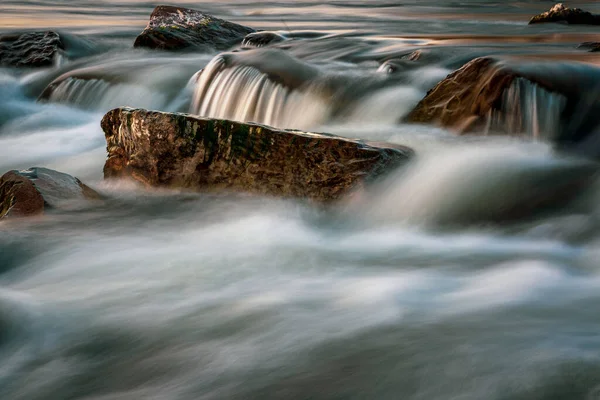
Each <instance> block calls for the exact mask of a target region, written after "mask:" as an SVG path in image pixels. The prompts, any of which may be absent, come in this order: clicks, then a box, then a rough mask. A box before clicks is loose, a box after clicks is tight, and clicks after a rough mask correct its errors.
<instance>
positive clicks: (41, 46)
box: [0, 31, 64, 67]
mask: <svg viewBox="0 0 600 400" xmlns="http://www.w3.org/2000/svg"><path fill="white" fill-rule="evenodd" d="M63 50H64V45H63V43H62V41H61V38H60V36H59V35H58V33H56V32H51V31H48V32H29V33H17V34H11V35H3V36H0V66H7V67H48V66H52V65H54V63H55V60H56V58H57V57H59V56H60V54H61V52H62V51H63Z"/></svg>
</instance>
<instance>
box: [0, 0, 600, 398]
mask: <svg viewBox="0 0 600 400" xmlns="http://www.w3.org/2000/svg"><path fill="white" fill-rule="evenodd" d="M65 3H69V4H68V7H66V6H65ZM171 3H173V4H177V5H181V6H190V7H194V6H198V4H202V8H203V11H206V12H209V13H213V14H214V15H216V16H218V17H220V18H224V19H232V20H233V19H235V20H234V21H232V22H236V23H240V24H243V25H247V26H250V27H252V28H255V29H256V30H257V33H256V34H254V35H250V36H249V37H247V38H246V40H245V41H244V46H242V47H239V46H234V47H232V48H231V50H232V51H231V52H228V53H223V54H215V53H210V54H209V53H206V51H207V50H206V49H205V48H202V49H195V48H194V49H187V50H186V51H183V52H168V51H158V50H144V49H139V48H133V43H134V38H135V36H136V35H138V34H139V33H140V31H141V29H143V26H144V25H145V24H146V23H147V22H148V16H149V14H150V12H151V11H152V5H151V4H150V2H148V1H139V0H109V1H107V2H98V1H95V2H93V1H90V0H71V1H69V2H66V1H63V0H1V1H0V26H2V27H3V28H0V31H2V32H1V33H0V36H1V35H3V34H4V29H8V26H10V29H13V27H14V28H15V29H20V28H21V27H27V28H28V29H29V28H31V29H36V30H37V29H56V30H58V31H60V34H61V36H63V34H64V36H65V37H67V36H66V35H67V32H63V31H69V32H73V33H75V34H76V35H74V36H73V37H67V40H66V41H65V54H66V57H65V59H64V65H61V66H55V67H49V68H47V69H43V70H36V71H34V70H30V69H24V68H10V67H7V68H5V67H2V68H0V174H3V173H4V172H6V171H8V170H12V169H25V168H28V167H32V166H40V167H49V168H53V169H57V170H60V171H63V172H66V173H69V174H72V175H73V176H77V177H78V178H80V179H81V180H82V181H83V182H85V183H86V184H88V185H89V186H90V187H92V188H93V189H95V190H97V191H98V192H100V194H102V198H101V199H98V200H94V201H93V202H90V203H89V204H88V203H86V204H84V205H81V206H79V205H77V207H73V209H71V208H70V207H69V209H66V208H65V209H63V208H58V209H57V208H55V209H53V210H50V209H48V210H47V212H46V213H45V214H44V215H43V216H39V217H34V218H30V219H27V218H26V219H19V220H17V219H12V220H11V219H2V220H1V221H0V356H1V357H2V362H1V363H0V399H1V400H48V399H52V400H53V399H58V400H83V399H86V400H92V399H93V400H109V399H111V400H112V399H119V400H138V399H155V400H163V399H178V400H198V399H202V400H205V399H206V400H209V399H232V400H238V399H243V400H254V399H257V400H258V399H260V400H263V399H275V398H286V399H315V400H321V399H348V400H354V399H381V400H388V399H389V400H395V399H402V400H447V399H461V400H479V399H486V400H506V399H511V400H512V399H518V400H540V399H544V400H545V399H548V400H549V399H553V400H563V399H565V400H571V399H574V400H579V399H582V400H583V399H585V400H588V399H589V400H592V399H598V398H600V397H599V393H600V386H599V379H598V377H600V335H599V334H598V332H600V321H599V319H598V315H599V314H600V268H599V267H598V260H599V259H600V219H599V218H598V217H599V216H600V207H599V204H600V202H599V201H598V194H600V185H599V184H598V182H596V181H595V178H596V173H597V169H598V164H597V163H596V162H595V161H594V158H592V159H591V160H590V159H582V158H579V157H577V156H575V155H573V154H576V155H580V154H581V152H575V151H569V152H567V151H566V150H565V149H562V148H561V150H562V151H561V152H557V151H556V147H555V146H554V145H555V142H553V141H549V140H548V139H549V138H550V137H551V136H552V135H555V134H556V130H555V129H556V127H557V126H558V125H560V129H561V134H563V135H564V136H565V138H566V139H572V138H573V133H574V132H575V133H580V134H581V137H584V138H588V137H589V136H590V132H592V133H593V132H594V129H600V127H598V124H597V120H598V117H597V116H598V115H599V113H600V96H599V95H598V93H600V90H597V89H598V88H599V87H600V69H599V68H598V67H597V66H594V65H593V64H598V65H600V56H599V55H600V53H587V52H586V51H585V50H583V49H575V48H574V40H581V41H584V40H586V41H587V40H597V38H595V37H593V35H594V32H593V31H591V30H590V29H592V28H590V27H589V26H578V25H569V26H561V25H557V24H546V25H545V26H541V25H540V26H528V25H527V21H528V20H529V18H530V17H531V16H532V15H533V14H534V12H535V13H537V12H539V11H541V10H542V8H545V6H543V5H542V6H541V5H540V4H541V3H543V2H540V1H539V0H521V1H519V2H518V7H517V6H513V7H507V3H506V2H499V1H497V0H477V1H454V2H444V1H441V0H411V1H402V2H397V1H396V2H393V1H389V0H370V1H367V0H364V1H359V0H339V1H338V0H336V1H335V2H323V1H322V0H319V1H317V0H303V1H301V2H300V1H282V2H261V1H239V0H238V1H232V0H219V1H212V2H199V1H195V2H193V1H191V0H178V1H173V2H171ZM333 3H335V4H333ZM581 3H582V5H583V4H585V7H586V9H587V8H588V7H589V8H590V10H589V11H591V12H594V13H600V3H599V2H593V1H584V2H581ZM513 5H514V4H513ZM204 8H206V9H204ZM203 28H206V27H203ZM208 28H211V27H210V26H209V27H208ZM277 29H285V30H281V31H277ZM261 30H262V31H261ZM264 30H274V31H271V32H269V31H266V32H265V31H264ZM272 32H274V33H275V34H273V33H272ZM550 32H551V34H548V33H550ZM575 38H577V39H575ZM80 39H81V40H80ZM239 42H240V43H241V39H240V41H239ZM1 46H2V42H1V41H0V47H1ZM255 47H259V48H255ZM407 54H412V55H411V56H408V57H404V56H405V55H407ZM482 56H494V57H496V56H498V58H499V61H500V63H499V64H498V69H494V70H493V71H491V73H496V72H502V73H503V72H506V71H507V69H502V67H503V66H507V67H508V70H509V73H508V74H505V75H501V77H507V76H508V78H510V77H511V76H513V75H514V76H520V77H527V78H528V79H529V81H527V80H524V79H521V80H519V79H517V80H515V81H513V82H512V86H510V88H508V89H507V90H506V92H505V93H504V95H503V96H502V95H501V94H500V92H498V91H495V90H493V95H494V101H496V100H499V101H498V103H494V106H495V107H496V108H498V110H497V111H495V112H494V113H493V114H492V115H490V117H489V118H490V119H489V131H490V133H499V132H502V133H506V132H510V133H514V134H515V136H519V137H517V138H515V137H512V136H511V135H497V136H494V135H489V136H484V135H480V134H481V131H480V130H479V129H481V126H482V122H485V118H484V117H485V115H482V114H478V115H477V117H478V118H479V117H482V118H479V119H478V121H477V124H476V126H477V129H478V131H473V132H472V135H456V134H454V132H453V131H451V130H447V129H444V128H442V127H438V126H435V125H434V124H433V123H431V124H429V123H424V124H407V123H405V122H403V121H405V119H403V118H402V116H403V115H404V114H405V113H406V112H407V111H409V110H411V109H413V108H414V105H415V104H416V103H417V102H419V101H420V100H422V99H424V97H425V95H426V92H427V91H428V90H429V89H430V88H431V85H434V84H436V83H437V82H438V81H440V80H441V79H443V78H444V77H445V76H446V75H448V74H449V73H452V72H453V71H455V70H456V69H458V68H460V67H461V66H462V65H464V64H465V63H466V62H468V61H469V60H472V59H474V58H477V57H482ZM505 56H506V57H505ZM576 58H579V60H580V61H586V63H585V64H583V63H578V62H576V61H575V60H574V59H576ZM390 60H392V61H390ZM393 60H395V61H393ZM533 60H535V61H533ZM386 61H390V62H387V63H386ZM382 63H383V64H384V67H382V68H381V70H380V71H379V72H377V69H378V67H379V66H380V65H381V64H382ZM390 67H391V68H393V70H390ZM200 69H202V72H200V73H198V71H199V70H200ZM383 72H388V73H383ZM513 72H514V73H515V74H513ZM495 76H496V77H498V76H500V75H495ZM472 78H473V79H472V80H469V79H466V80H465V82H463V83H461V84H460V85H459V87H454V88H453V89H452V90H450V91H451V92H453V93H454V94H457V95H460V93H462V92H463V89H465V88H479V87H481V88H482V89H483V90H486V89H487V88H488V86H486V85H484V84H483V85H481V86H478V85H473V84H475V83H477V82H479V83H485V82H487V79H488V78H489V76H487V75H485V76H483V78H482V79H483V80H480V81H477V80H478V79H479V78H478V76H477V74H474V76H473V77H472ZM476 81H477V82H476ZM499 81H502V82H504V83H508V80H502V79H500V80H499ZM490 82H491V81H490ZM494 82H497V81H494ZM532 82H537V83H538V84H539V86H535V85H534V84H533V83H532ZM505 87H507V86H504V85H503V86H501V87H500V88H499V89H498V90H501V89H502V88H505ZM45 88H48V91H45V90H44V89H45ZM492 89H493V88H492ZM553 90H554V91H553ZM42 92H45V93H44V94H45V95H43V96H41V97H40V95H41V94H42ZM478 93H481V92H478V91H475V92H474V97H475V98H478V97H477V96H478ZM555 93H561V94H562V95H563V96H564V98H563V97H561V96H558V95H556V94H555ZM37 99H41V100H44V101H38V100H37ZM565 99H567V100H565ZM459 103H460V102H459ZM446 105H448V106H450V107H452V106H453V105H454V104H449V103H446V104H442V105H441V106H442V107H443V106H446ZM462 105H464V103H460V106H462ZM114 106H131V107H148V108H158V109H159V111H166V112H170V111H191V112H192V113H195V114H201V115H204V116H217V117H224V118H233V119H241V120H256V121H257V122H263V123H267V124H271V125H276V126H279V127H281V128H290V129H293V128H309V129H311V130H314V131H318V132H325V133H330V134H336V135H341V136H344V137H349V138H353V139H355V140H357V141H360V140H365V141H369V142H376V141H380V142H388V144H386V146H388V145H389V142H392V143H393V144H398V145H402V146H407V147H409V148H411V149H412V150H414V157H413V158H412V160H411V161H409V162H408V163H407V164H406V165H404V166H403V167H402V168H400V169H398V170H396V171H392V172H391V173H390V174H389V175H386V176H385V177H383V178H382V181H380V182H374V183H372V184H369V185H365V186H364V187H362V186H361V187H356V188H355V189H356V190H355V191H353V192H352V196H350V197H349V198H346V199H342V200H341V201H340V202H339V203H332V204H327V205H326V206H324V207H321V206H316V205H314V204H312V203H307V202H304V201H302V200H300V201H298V200H296V199H274V198H268V197H264V196H259V195H252V196H250V195H245V194H239V195H238V194H231V193H212V192H211V193H190V192H187V191H178V190H170V189H168V190H167V189H165V190H163V189H157V190H154V189H150V188H146V187H142V188H140V187H136V186H134V185H132V184H130V183H127V182H125V181H108V180H107V181H105V180H104V179H103V165H104V163H105V162H106V159H107V150H106V140H105V136H104V133H103V131H102V128H101V126H100V120H101V118H102V117H103V115H104V114H105V113H106V112H108V111H109V110H108V108H111V107H114ZM464 109H465V110H466V112H465V113H464V114H465V115H467V118H468V117H469V115H468V114H469V111H470V110H469V106H468V105H466V106H465V108H464ZM487 109H488V108H486V110H487ZM559 118H560V124H559V123H558V121H559ZM443 126H447V125H443ZM474 126H475V125H474ZM198 132H199V131H196V133H198ZM596 132H599V133H600V131H596ZM509 136H510V137H509ZM523 136H525V137H526V139H531V138H532V137H537V138H539V140H534V141H531V140H523ZM597 137H598V138H600V134H598V135H597ZM193 139H194V140H195V139H198V136H194V138H193ZM599 141H600V139H599ZM576 143H577V144H578V145H579V144H580V145H581V146H585V147H586V148H593V147H594V146H592V145H590V143H589V142H580V141H577V142H576ZM592 144H593V143H592ZM159 150H160V149H158V148H157V152H156V154H159V153H160V154H159V156H160V157H161V159H160V160H158V161H160V162H164V163H167V164H170V163H172V161H173V160H172V157H170V156H171V154H164V153H162V152H161V151H159ZM181 150H182V152H183V151H184V150H188V149H187V148H181ZM308 150H310V149H308ZM336 150H337V149H336V148H335V147H334V146H332V147H331V151H336ZM577 150H578V149H577ZM307 154H308V156H311V154H310V152H309V151H307ZM567 154H568V155H567ZM584 154H585V153H584ZM589 154H590V155H591V156H592V157H596V160H597V159H598V158H600V144H598V145H597V146H596V148H595V151H594V152H590V153H589ZM198 156H199V154H198ZM234 156H235V155H232V157H234ZM130 161H131V162H133V163H136V162H139V163H143V162H144V160H143V159H141V158H137V159H136V158H135V157H132V159H131V160H130ZM235 161H236V160H235V159H233V158H232V162H235ZM358 162H360V161H358ZM195 167H196V165H195V161H194V163H189V164H187V163H186V164H185V165H184V166H183V168H190V169H191V168H195ZM203 167H204V165H203V166H202V168H203ZM315 168H319V165H316V167H315ZM197 172H198V173H202V171H201V170H197ZM277 172H278V171H275V173H277ZM282 172H283V171H282ZM248 173H252V171H251V170H248ZM286 173H287V172H286ZM223 179H224V180H225V179H227V176H223Z"/></svg>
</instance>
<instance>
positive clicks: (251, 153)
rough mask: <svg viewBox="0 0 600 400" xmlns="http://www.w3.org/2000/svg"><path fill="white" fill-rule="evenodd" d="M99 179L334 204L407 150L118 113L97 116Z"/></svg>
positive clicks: (185, 117) (327, 137) (141, 112)
mask: <svg viewBox="0 0 600 400" xmlns="http://www.w3.org/2000/svg"><path fill="white" fill-rule="evenodd" d="M102 129H104V132H105V134H106V141H107V150H108V159H107V161H106V164H105V165H104V177H105V178H120V177H131V178H133V179H135V180H137V181H139V182H142V183H144V184H145V185H148V186H165V187H179V188H190V189H196V190H204V191H216V190H226V191H234V192H248V193H255V194H263V195H272V196H283V197H298V198H308V199H311V200H315V201H319V202H324V201H329V200H335V199H338V198H340V197H341V196H343V195H344V194H346V193H348V192H349V191H350V190H352V189H354V188H358V187H360V185H361V184H362V183H365V182H368V181H370V179H372V178H375V177H377V176H379V175H381V174H383V173H385V172H387V171H389V170H391V169H393V168H394V167H396V166H398V165H400V164H402V163H403V162H405V161H406V160H408V158H409V157H410V156H411V155H412V151H411V150H409V149H407V148H405V147H402V146H395V145H391V144H387V145H384V146H376V145H372V144H367V143H364V142H361V141H357V140H350V139H344V138H340V137H336V136H333V135H327V134H316V133H305V132H300V131H293V130H276V129H274V128H270V127H267V126H262V125H257V124H246V123H240V122H233V121H226V120H215V119H206V118H199V117H195V116H192V115H188V114H175V113H164V112H158V111H147V110H141V109H131V108H118V109H114V110H112V111H110V112H108V113H107V114H106V115H105V116H104V118H103V119H102Z"/></svg>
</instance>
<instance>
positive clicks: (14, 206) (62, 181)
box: [0, 167, 100, 218]
mask: <svg viewBox="0 0 600 400" xmlns="http://www.w3.org/2000/svg"><path fill="white" fill-rule="evenodd" d="M99 198H100V195H99V194H98V193H96V192H95V191H94V190H93V189H91V188H89V187H88V186H86V185H85V184H83V183H82V182H81V181H80V180H79V179H77V178H75V177H73V176H71V175H67V174H64V173H62V172H58V171H54V170H51V169H47V168H38V167H34V168H30V169H28V170H24V171H16V170H14V171H9V172H7V173H5V174H4V175H3V176H2V177H1V178H0V218H3V217H25V216H32V215H39V214H43V213H44V211H45V210H46V209H48V208H61V207H66V206H68V205H70V204H73V203H77V202H81V201H83V200H86V199H99Z"/></svg>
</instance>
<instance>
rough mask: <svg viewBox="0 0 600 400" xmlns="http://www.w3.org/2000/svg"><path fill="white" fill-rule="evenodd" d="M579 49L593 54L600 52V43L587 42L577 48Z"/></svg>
mask: <svg viewBox="0 0 600 400" xmlns="http://www.w3.org/2000/svg"><path fill="white" fill-rule="evenodd" d="M577 48H579V49H588V50H589V51H590V52H591V53H594V52H597V51H600V42H585V43H581V44H580V45H579V46H577Z"/></svg>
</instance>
